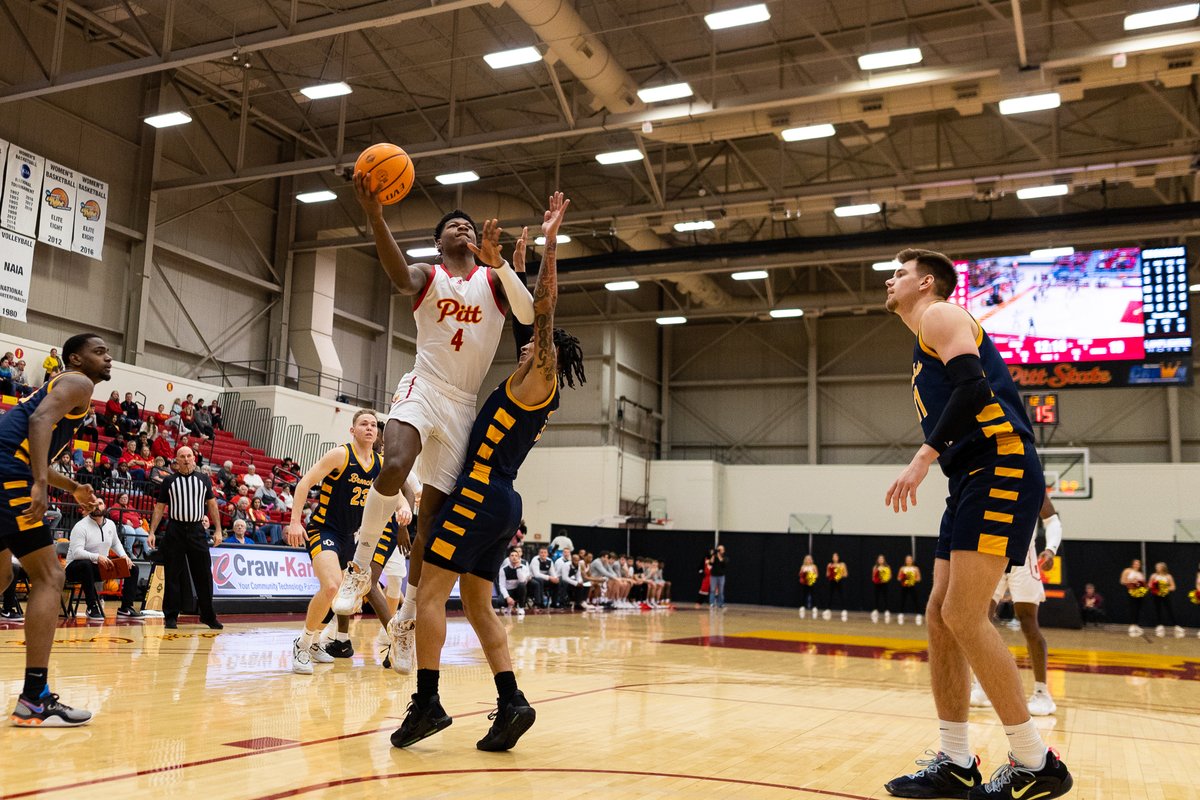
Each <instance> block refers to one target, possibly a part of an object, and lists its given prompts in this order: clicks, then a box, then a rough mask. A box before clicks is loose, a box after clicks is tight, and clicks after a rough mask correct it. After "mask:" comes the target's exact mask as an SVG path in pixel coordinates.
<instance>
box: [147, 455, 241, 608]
mask: <svg viewBox="0 0 1200 800" xmlns="http://www.w3.org/2000/svg"><path fill="white" fill-rule="evenodd" d="M175 468H176V472H175V473H174V474H172V475H170V476H168V477H167V478H166V479H165V480H164V481H163V482H162V487H161V488H160V489H159V494H158V502H156V503H155V504H154V516H153V518H152V519H151V521H150V539H149V541H150V547H152V548H153V547H155V544H156V543H155V541H154V536H155V532H156V531H157V530H158V523H159V522H160V521H162V518H163V514H164V512H167V511H168V510H169V517H170V518H169V519H168V521H167V531H166V533H165V534H164V536H163V541H162V543H161V545H158V546H159V549H160V552H161V553H162V561H163V568H164V569H165V571H166V575H165V576H164V577H165V586H164V587H163V617H165V624H166V627H168V628H175V627H178V619H179V606H180V604H181V603H180V593H181V592H183V591H184V590H185V588H186V586H187V583H186V581H187V579H188V573H189V572H190V573H191V575H192V583H193V584H194V585H195V587H196V599H197V601H198V605H199V606H200V621H201V622H202V623H204V624H205V625H207V626H208V627H210V628H212V629H214V630H220V629H221V628H223V627H224V626H223V625H222V624H221V623H220V622H219V621H218V620H217V614H216V612H215V611H214V610H213V583H212V559H211V558H210V557H209V554H208V533H207V532H206V531H205V529H204V515H205V512H206V511H207V512H208V518H209V519H210V520H212V521H213V544H214V545H219V544H220V543H221V538H222V534H221V514H220V511H219V510H218V509H217V500H216V497H215V496H214V495H213V487H212V481H210V480H209V477H208V476H207V475H205V474H203V473H201V472H198V471H196V454H195V453H193V452H192V449H191V448H190V447H180V448H179V450H178V452H176V454H175Z"/></svg>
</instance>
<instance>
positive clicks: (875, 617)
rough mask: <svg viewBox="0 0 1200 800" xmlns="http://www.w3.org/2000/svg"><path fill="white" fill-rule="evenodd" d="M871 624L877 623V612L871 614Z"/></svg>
mask: <svg viewBox="0 0 1200 800" xmlns="http://www.w3.org/2000/svg"><path fill="white" fill-rule="evenodd" d="M871 622H879V612H878V611H872V612H871Z"/></svg>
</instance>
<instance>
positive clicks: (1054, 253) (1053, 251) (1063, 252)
mask: <svg viewBox="0 0 1200 800" xmlns="http://www.w3.org/2000/svg"><path fill="white" fill-rule="evenodd" d="M1073 255H1075V248H1074V247H1043V248H1041V249H1040V250H1032V251H1030V253H1029V257H1030V258H1060V257H1062V256H1073Z"/></svg>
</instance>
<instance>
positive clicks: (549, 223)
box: [511, 192, 571, 406]
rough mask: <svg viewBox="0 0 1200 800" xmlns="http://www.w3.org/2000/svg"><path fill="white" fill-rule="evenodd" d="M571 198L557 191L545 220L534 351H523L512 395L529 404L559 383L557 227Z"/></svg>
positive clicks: (542, 399)
mask: <svg viewBox="0 0 1200 800" xmlns="http://www.w3.org/2000/svg"><path fill="white" fill-rule="evenodd" d="M570 205H571V201H570V200H567V199H565V198H564V197H563V194H562V192H555V193H554V195H553V196H552V197H551V198H550V208H549V209H548V210H547V211H546V213H545V216H544V219H543V222H542V234H543V235H544V236H545V237H546V249H545V252H544V253H543V255H542V267H541V269H540V270H538V277H537V285H536V286H535V287H534V289H533V341H531V342H530V343H529V344H528V345H526V349H527V350H529V351H531V352H528V354H527V353H525V352H523V353H522V358H521V362H520V366H518V367H517V371H516V372H515V373H513V379H512V384H511V387H512V393H513V396H514V397H515V398H516V399H517V400H518V401H520V402H521V403H523V404H524V405H528V406H536V405H539V404H541V403H544V402H545V401H546V400H547V399H548V398H549V397H550V394H551V392H553V391H554V388H555V386H556V385H557V383H558V359H557V354H556V352H555V350H554V307H555V305H556V303H557V302H558V267H557V261H558V245H557V243H556V240H557V238H558V228H559V226H560V225H561V224H562V220H563V215H564V214H566V212H567V207H568V206H570Z"/></svg>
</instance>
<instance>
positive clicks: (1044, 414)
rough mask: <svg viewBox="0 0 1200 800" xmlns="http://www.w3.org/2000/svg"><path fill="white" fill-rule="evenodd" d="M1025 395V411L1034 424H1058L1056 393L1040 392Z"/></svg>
mask: <svg viewBox="0 0 1200 800" xmlns="http://www.w3.org/2000/svg"><path fill="white" fill-rule="evenodd" d="M1024 397H1025V413H1026V414H1027V415H1028V416H1029V421H1030V422H1032V423H1033V424H1034V425H1057V424H1058V393H1057V392H1041V393H1037V394H1027V395H1024Z"/></svg>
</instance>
